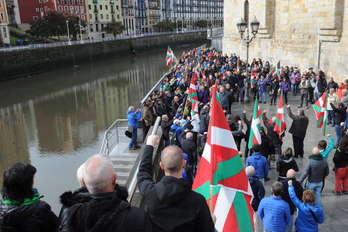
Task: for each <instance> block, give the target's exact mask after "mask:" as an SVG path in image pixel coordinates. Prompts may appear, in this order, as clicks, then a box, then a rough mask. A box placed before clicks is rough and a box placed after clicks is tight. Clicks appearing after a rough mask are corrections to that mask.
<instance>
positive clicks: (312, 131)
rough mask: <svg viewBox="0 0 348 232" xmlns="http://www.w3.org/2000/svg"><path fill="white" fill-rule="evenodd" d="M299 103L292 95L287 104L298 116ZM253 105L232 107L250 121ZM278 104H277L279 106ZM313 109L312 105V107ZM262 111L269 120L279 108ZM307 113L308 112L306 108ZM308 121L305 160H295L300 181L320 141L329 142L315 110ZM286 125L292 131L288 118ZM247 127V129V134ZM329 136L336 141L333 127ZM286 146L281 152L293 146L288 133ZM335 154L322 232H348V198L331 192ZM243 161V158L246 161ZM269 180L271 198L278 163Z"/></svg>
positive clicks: (324, 202) (327, 183)
mask: <svg viewBox="0 0 348 232" xmlns="http://www.w3.org/2000/svg"><path fill="white" fill-rule="evenodd" d="M267 101H268V102H270V99H267ZM299 102H300V96H299V95H297V96H292V94H289V96H288V104H290V105H291V110H292V112H293V114H296V113H297V110H298V108H297V106H298V105H299ZM253 103H254V102H253V101H252V102H250V103H242V102H236V103H233V105H232V109H231V111H232V115H233V114H240V115H241V116H242V112H243V111H244V110H245V111H246V112H247V117H250V115H251V113H252V111H253V105H254V104H253ZM277 104H278V103H277ZM309 105H310V104H309ZM260 106H261V110H262V111H263V110H267V111H268V113H267V117H269V118H272V117H273V116H275V114H276V110H277V106H274V105H272V106H270V104H269V103H267V104H263V103H262V104H261V105H260ZM303 109H304V110H305V112H306V108H303ZM284 112H285V114H286V108H285V107H284ZM306 115H307V116H308V117H309V121H310V122H309V126H308V130H307V135H306V138H305V142H304V146H305V147H304V150H305V154H304V158H299V159H296V161H297V164H298V167H299V169H300V171H299V172H298V173H297V174H296V177H297V179H299V178H300V176H301V174H302V170H303V169H304V166H305V165H306V162H307V159H308V156H309V155H310V154H311V151H312V148H313V147H315V146H316V145H317V144H318V141H319V140H321V139H326V137H323V136H322V131H321V129H318V128H316V127H315V125H316V119H315V114H314V110H313V109H310V110H309V111H308V113H307V114H306ZM285 121H286V123H287V128H288V129H289V128H290V125H291V122H292V120H291V119H290V118H289V117H288V116H287V115H285ZM245 127H246V126H245V124H244V129H243V131H245V130H246V129H245ZM327 133H329V134H331V135H332V136H333V138H334V139H336V136H335V131H334V127H331V126H330V125H328V127H327ZM283 141H284V144H283V146H282V149H283V150H284V148H286V147H291V148H293V146H292V136H291V134H290V133H288V130H287V131H286V136H285V137H284V140H283ZM242 147H243V150H244V147H245V143H244V142H242ZM334 153H335V150H333V151H332V152H331V153H330V155H329V158H328V162H329V168H330V174H329V176H328V177H327V178H326V179H325V188H324V190H323V193H322V206H323V208H324V212H325V221H324V223H323V224H321V225H320V226H319V229H320V231H324V232H325V231H330V232H336V231H337V232H341V231H348V229H347V228H348V220H346V218H347V215H348V195H341V196H336V195H335V194H333V193H332V190H333V189H334V183H335V176H334V172H333V171H332V168H333V166H334V165H333V162H332V157H333V155H334ZM243 159H244V158H243ZM269 177H270V178H271V180H270V181H267V182H266V183H265V189H266V196H269V195H270V194H271V185H272V183H273V182H274V181H276V180H277V178H278V173H277V172H276V171H275V162H274V161H271V169H270V171H269ZM258 227H259V228H260V227H262V226H261V225H260V223H258ZM258 231H262V229H259V230H258Z"/></svg>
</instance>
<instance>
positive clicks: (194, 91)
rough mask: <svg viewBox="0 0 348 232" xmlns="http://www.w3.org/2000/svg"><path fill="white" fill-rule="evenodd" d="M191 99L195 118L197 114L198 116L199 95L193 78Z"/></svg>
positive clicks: (190, 90) (189, 95) (192, 113)
mask: <svg viewBox="0 0 348 232" xmlns="http://www.w3.org/2000/svg"><path fill="white" fill-rule="evenodd" d="M187 97H188V98H189V99H191V102H192V105H191V116H192V117H193V116H195V114H198V94H197V89H196V83H195V80H194V79H193V78H191V81H190V88H189V91H188V96H187Z"/></svg>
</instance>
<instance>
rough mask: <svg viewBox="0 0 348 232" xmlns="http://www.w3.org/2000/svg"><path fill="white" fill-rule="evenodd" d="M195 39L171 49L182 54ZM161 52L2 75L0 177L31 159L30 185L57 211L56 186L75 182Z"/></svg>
mask: <svg viewBox="0 0 348 232" xmlns="http://www.w3.org/2000/svg"><path fill="white" fill-rule="evenodd" d="M200 45H201V44H190V45H187V46H181V47H173V48H172V49H173V50H174V53H175V54H176V55H177V56H178V57H179V56H180V54H181V53H182V51H183V50H189V49H191V48H192V47H197V46H200ZM165 56H166V50H165V48H164V50H162V51H156V52H152V53H147V54H141V55H137V56H135V57H133V56H128V57H123V58H116V59H111V60H105V61H102V62H96V63H91V64H82V65H79V64H77V66H75V67H71V68H65V69H61V70H57V71H52V72H47V73H42V74H37V75H32V76H30V77H27V78H22V79H17V80H12V81H7V82H0V173H1V177H0V182H1V183H2V173H3V172H4V171H5V170H6V169H7V168H8V167H9V166H10V165H12V164H14V163H16V162H29V163H31V164H33V165H34V166H35V167H36V168H37V173H36V178H35V184H34V186H35V187H36V188H38V190H39V192H40V194H42V195H44V198H43V200H45V201H47V202H48V203H49V204H50V205H51V206H52V208H53V211H54V212H55V213H56V214H58V213H59V210H60V203H59V196H60V194H62V193H63V192H64V191H68V190H74V189H76V188H77V187H78V183H77V180H76V170H77V168H78V167H79V166H80V165H81V164H82V163H83V162H84V161H85V160H86V159H87V158H88V157H89V156H91V155H93V154H96V153H98V152H99V149H100V145H101V142H102V138H103V135H104V132H105V130H106V129H107V128H108V127H109V126H110V125H111V123H112V122H114V121H115V120H116V119H117V118H126V110H127V109H128V106H129V105H135V106H137V105H138V104H139V101H140V100H141V99H142V98H143V96H144V95H145V94H146V93H147V92H148V91H149V90H150V89H151V87H152V86H153V85H154V84H155V83H156V82H157V81H158V79H159V78H160V77H161V76H162V75H163V73H164V72H166V71H167V70H168V68H167V67H166V66H165Z"/></svg>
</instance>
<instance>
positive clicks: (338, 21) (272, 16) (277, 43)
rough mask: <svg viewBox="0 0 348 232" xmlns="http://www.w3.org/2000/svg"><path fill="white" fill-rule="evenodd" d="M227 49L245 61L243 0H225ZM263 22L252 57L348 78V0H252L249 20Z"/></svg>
mask: <svg viewBox="0 0 348 232" xmlns="http://www.w3.org/2000/svg"><path fill="white" fill-rule="evenodd" d="M224 5H225V6H224V20H225V23H224V26H225V27H224V37H223V45H222V50H223V52H224V53H227V54H230V53H237V54H240V56H241V59H246V43H245V42H243V41H242V40H241V38H240V34H239V33H238V29H237V26H236V25H237V22H238V21H239V20H240V19H241V18H244V1H240V0H225V3H224ZM254 17H256V18H257V19H258V20H259V21H260V29H259V33H258V34H257V35H256V39H254V40H253V41H252V42H251V43H250V47H249V61H250V60H252V58H254V57H255V58H261V59H262V60H264V61H266V60H268V61H270V62H271V63H272V64H275V63H276V62H277V61H278V60H280V62H281V65H283V66H285V65H288V66H297V67H299V68H300V70H301V71H305V70H308V68H309V67H313V68H314V69H317V68H321V69H322V70H323V71H324V72H325V73H326V74H327V75H328V76H332V77H334V78H335V80H336V81H342V80H344V79H346V78H348V75H347V74H348V55H347V52H348V1H344V0H303V1H301V0H277V1H276V0H249V22H251V21H252V20H253V19H254Z"/></svg>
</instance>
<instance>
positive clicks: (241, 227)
mask: <svg viewBox="0 0 348 232" xmlns="http://www.w3.org/2000/svg"><path fill="white" fill-rule="evenodd" d="M211 104H212V107H211V111H210V124H209V128H208V137H207V143H206V145H205V148H204V151H203V155H202V158H201V161H200V163H199V166H198V170H197V175H196V177H195V180H194V182H193V186H192V188H193V190H194V191H196V192H198V193H200V194H202V195H203V196H204V197H205V199H206V200H207V204H208V205H209V207H210V208H211V211H212V213H214V214H215V215H216V217H217V221H216V224H215V228H216V229H217V231H219V232H239V231H242V232H252V231H254V224H253V214H254V212H253V210H252V207H251V200H252V198H253V193H252V189H251V187H250V184H249V181H248V178H247V176H246V173H245V170H244V165H243V163H242V160H241V158H240V156H239V154H238V151H237V148H236V144H235V142H234V139H233V136H232V133H231V130H230V128H229V126H228V123H227V120H226V117H225V115H224V112H223V110H222V107H221V105H220V103H219V100H218V95H217V93H216V86H214V87H213V89H212V101H211Z"/></svg>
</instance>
